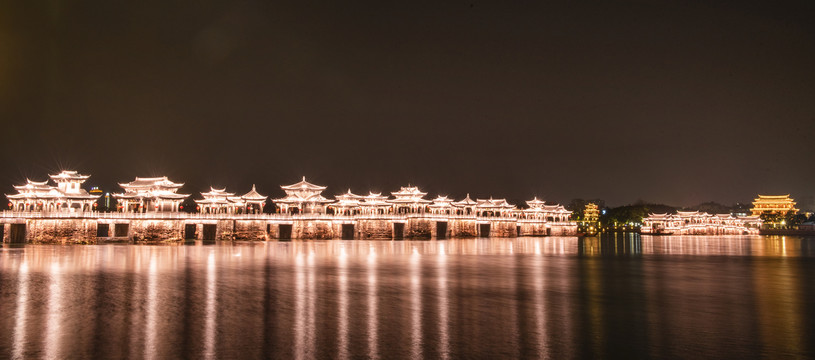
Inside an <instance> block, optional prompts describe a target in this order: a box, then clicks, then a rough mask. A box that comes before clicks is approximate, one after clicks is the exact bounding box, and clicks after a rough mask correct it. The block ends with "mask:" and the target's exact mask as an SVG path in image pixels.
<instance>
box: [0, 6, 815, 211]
mask: <svg viewBox="0 0 815 360" xmlns="http://www.w3.org/2000/svg"><path fill="white" fill-rule="evenodd" d="M710 3H713V2H711V1H688V0H683V1H626V2H608V1H602V2H600V1H598V2H595V1H554V2H548V1H534V2H532V1H530V2H516V1H494V2H483V1H427V2H421V1H400V2H389V1H370V2H358V1H332V2H325V3H318V2H313V1H307V0H306V1H302V0H301V1H293V2H290V3H282V2H265V1H214V0H196V1H166V0H161V1H116V0H105V1H22V0H20V1H5V2H2V3H0V119H1V120H2V135H3V136H2V145H0V151H2V157H0V159H2V160H1V161H0V169H2V170H0V174H1V175H0V187H1V188H2V190H3V192H10V191H11V185H12V184H14V183H18V182H21V181H24V179H25V177H27V176H28V177H32V178H33V179H44V178H45V175H46V174H47V173H49V172H55V171H58V170H59V169H60V168H70V169H76V170H79V171H81V172H83V173H90V174H92V177H91V180H90V181H89V184H90V185H101V186H103V187H104V188H105V189H106V190H116V191H118V190H119V189H118V188H116V187H115V184H116V181H126V180H132V178H133V177H135V176H153V175H169V176H171V178H172V179H173V180H176V181H179V182H185V183H186V184H187V185H186V186H185V187H184V188H183V189H184V191H185V192H187V193H194V194H196V195H197V194H198V192H199V191H201V190H203V189H206V188H208V186H209V185H216V186H228V187H229V188H230V189H231V190H234V191H237V192H245V191H247V190H248V189H249V187H250V186H251V184H252V183H256V184H258V188H259V190H260V191H261V192H262V193H265V194H269V195H271V196H273V197H277V196H280V195H281V194H282V191H280V190H279V188H278V187H277V186H278V185H280V184H288V183H293V182H296V181H297V180H299V178H300V176H302V175H306V176H307V177H308V178H309V179H310V180H313V182H315V183H318V184H323V185H328V186H329V189H328V191H327V192H326V195H334V194H338V193H342V192H344V190H345V189H346V188H348V187H351V188H352V190H354V191H355V192H360V193H363V192H366V191H367V190H369V189H373V190H380V191H386V192H387V191H392V190H396V189H398V186H400V185H406V184H407V183H408V182H410V183H411V184H415V185H419V186H420V187H422V188H423V189H425V190H427V191H429V192H430V195H431V196H435V195H436V194H438V193H442V194H449V195H452V196H455V197H456V198H460V197H462V196H463V195H464V194H465V193H467V192H470V193H472V194H473V195H476V196H479V197H485V196H489V195H494V196H496V197H507V198H509V199H513V200H516V201H517V200H523V199H528V198H531V197H532V196H534V195H537V196H538V197H541V198H543V199H545V200H549V201H560V202H567V201H568V200H569V199H572V198H577V197H580V198H602V199H605V200H606V201H607V202H608V203H609V204H612V205H622V204H626V203H631V202H634V201H637V200H640V199H641V200H646V201H653V202H664V203H669V204H674V205H692V204H696V203H699V202H702V201H708V200H715V201H719V202H723V203H732V202H735V201H749V200H751V199H752V198H753V197H754V196H755V194H757V193H768V194H771V193H792V194H793V196H794V197H805V196H810V195H812V194H813V193H815V179H813V175H815V165H814V164H813V151H814V150H815V141H813V140H814V139H813V136H814V135H815V20H813V19H815V3H813V2H812V1H797V2H796V1H783V0H781V1H766V2H745V1H730V2H717V3H718V4H710Z"/></svg>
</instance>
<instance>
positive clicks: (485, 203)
mask: <svg viewBox="0 0 815 360" xmlns="http://www.w3.org/2000/svg"><path fill="white" fill-rule="evenodd" d="M476 202H477V204H476V206H477V207H479V208H482V209H491V208H502V209H509V208H513V207H515V206H513V205H510V204H509V203H508V202H507V200H506V199H493V198H489V199H477V200H476Z"/></svg>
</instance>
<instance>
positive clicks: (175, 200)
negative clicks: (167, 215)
mask: <svg viewBox="0 0 815 360" xmlns="http://www.w3.org/2000/svg"><path fill="white" fill-rule="evenodd" d="M119 186H121V187H122V189H124V192H122V193H115V194H113V197H114V198H116V200H117V201H118V202H119V209H120V211H122V212H141V213H143V212H153V211H178V209H179V206H180V204H181V202H182V201H184V199H186V198H187V197H188V196H190V195H189V194H179V193H178V189H179V188H181V187H182V186H184V184H183V183H175V182H172V181H170V179H168V178H167V177H166V176H162V177H150V178H142V177H137V178H136V179H135V180H133V181H131V182H129V183H120V184H119Z"/></svg>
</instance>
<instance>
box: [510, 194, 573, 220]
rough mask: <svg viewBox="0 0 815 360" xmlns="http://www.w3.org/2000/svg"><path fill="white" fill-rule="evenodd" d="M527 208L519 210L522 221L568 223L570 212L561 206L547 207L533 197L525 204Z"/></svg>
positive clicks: (544, 203) (543, 202)
mask: <svg viewBox="0 0 815 360" xmlns="http://www.w3.org/2000/svg"><path fill="white" fill-rule="evenodd" d="M526 205H527V206H528V208H526V209H523V210H521V216H522V217H523V218H524V219H533V220H544V221H556V222H565V221H569V216H570V215H571V214H572V212H571V211H569V210H566V208H565V207H563V205H547V204H546V202H545V201H543V200H540V199H538V198H537V197H535V198H534V199H532V200H528V201H527V202H526Z"/></svg>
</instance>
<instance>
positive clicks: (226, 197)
mask: <svg viewBox="0 0 815 360" xmlns="http://www.w3.org/2000/svg"><path fill="white" fill-rule="evenodd" d="M201 196H203V197H204V199H203V200H195V202H196V203H197V204H198V207H199V210H200V211H201V212H202V213H205V214H242V213H260V212H263V207H264V206H265V205H266V195H261V194H260V193H258V192H257V189H256V188H255V185H252V190H249V192H247V193H246V194H244V195H241V196H235V193H230V192H226V188H224V189H216V188H214V187H210V191H209V192H205V193H201Z"/></svg>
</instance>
